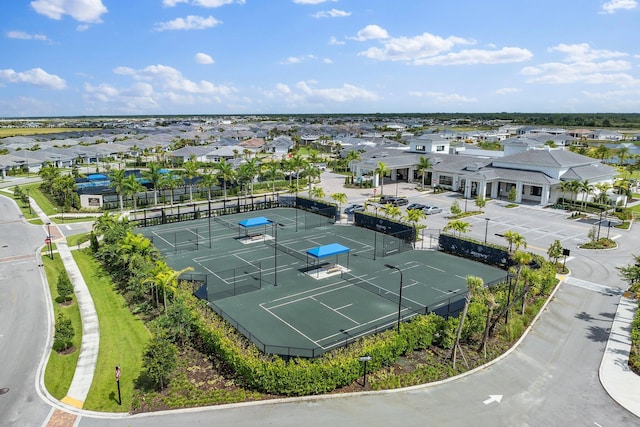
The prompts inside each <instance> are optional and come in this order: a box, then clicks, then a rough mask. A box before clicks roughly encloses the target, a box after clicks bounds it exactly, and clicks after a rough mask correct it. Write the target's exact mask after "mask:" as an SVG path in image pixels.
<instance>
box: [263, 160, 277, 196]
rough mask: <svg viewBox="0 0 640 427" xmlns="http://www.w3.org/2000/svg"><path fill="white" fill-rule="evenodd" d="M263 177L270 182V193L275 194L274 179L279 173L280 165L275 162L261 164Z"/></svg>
mask: <svg viewBox="0 0 640 427" xmlns="http://www.w3.org/2000/svg"><path fill="white" fill-rule="evenodd" d="M262 167H263V170H264V172H263V173H264V176H265V177H266V178H267V179H270V180H271V186H272V192H273V193H275V192H276V178H277V177H278V174H279V173H280V165H279V164H278V163H277V162H273V161H272V162H268V163H263V164H262Z"/></svg>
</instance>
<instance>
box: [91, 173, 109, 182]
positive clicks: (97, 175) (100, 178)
mask: <svg viewBox="0 0 640 427" xmlns="http://www.w3.org/2000/svg"><path fill="white" fill-rule="evenodd" d="M87 179H88V180H89V181H104V180H107V179H109V178H107V176H106V175H103V174H101V173H92V174H90V175H87Z"/></svg>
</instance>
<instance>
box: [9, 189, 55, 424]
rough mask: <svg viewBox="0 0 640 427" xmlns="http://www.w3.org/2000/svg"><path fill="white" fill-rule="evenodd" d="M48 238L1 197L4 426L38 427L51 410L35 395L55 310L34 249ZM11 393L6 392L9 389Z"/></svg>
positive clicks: (14, 206) (40, 229)
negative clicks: (27, 426)
mask: <svg viewBox="0 0 640 427" xmlns="http://www.w3.org/2000/svg"><path fill="white" fill-rule="evenodd" d="M45 236H46V232H45V231H44V229H43V227H42V226H35V225H30V224H27V223H26V221H24V219H23V218H21V216H20V211H19V209H18V208H17V207H16V205H15V203H14V202H13V200H11V199H9V198H8V197H6V196H4V195H2V196H0V349H1V350H0V389H3V391H6V393H4V394H1V395H0V425H2V426H25V425H40V424H41V423H42V421H43V420H44V419H45V418H46V417H47V415H48V413H49V411H50V409H51V408H50V406H49V405H48V404H47V403H45V402H44V401H43V400H41V399H40V397H39V395H38V393H37V391H36V390H38V389H39V387H38V385H37V384H38V381H39V380H40V377H39V372H38V367H39V366H40V365H41V358H42V355H43V353H44V350H45V345H46V343H47V340H48V337H49V330H48V328H49V326H50V322H49V319H48V316H50V314H49V313H50V310H51V308H50V307H51V306H50V303H49V301H48V296H47V295H48V290H47V291H45V289H44V287H43V286H44V285H43V283H44V281H43V278H42V274H44V272H43V271H42V268H40V267H39V261H38V259H37V256H36V249H37V248H38V247H39V246H42V245H43V239H44V238H45ZM6 389H8V390H6Z"/></svg>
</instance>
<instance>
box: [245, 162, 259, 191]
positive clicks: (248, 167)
mask: <svg viewBox="0 0 640 427" xmlns="http://www.w3.org/2000/svg"><path fill="white" fill-rule="evenodd" d="M244 167H245V173H246V174H247V176H248V177H249V186H250V193H251V195H253V183H254V182H255V180H256V177H257V176H258V174H259V173H260V160H258V159H257V158H256V157H254V158H252V159H248V160H247V161H246V162H245V163H244Z"/></svg>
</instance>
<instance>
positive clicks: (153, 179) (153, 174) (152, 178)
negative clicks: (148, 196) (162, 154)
mask: <svg viewBox="0 0 640 427" xmlns="http://www.w3.org/2000/svg"><path fill="white" fill-rule="evenodd" d="M147 166H148V168H149V169H148V170H145V171H142V177H143V178H145V179H147V180H149V182H150V183H151V186H152V187H153V204H154V205H157V204H158V188H159V187H160V181H161V180H162V175H163V173H162V172H161V170H162V169H161V167H160V164H159V163H157V162H151V163H149V164H148V165H147Z"/></svg>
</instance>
